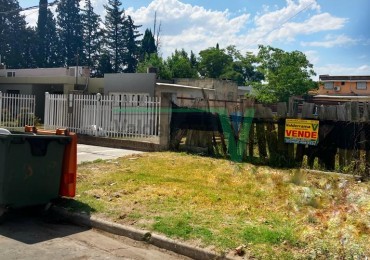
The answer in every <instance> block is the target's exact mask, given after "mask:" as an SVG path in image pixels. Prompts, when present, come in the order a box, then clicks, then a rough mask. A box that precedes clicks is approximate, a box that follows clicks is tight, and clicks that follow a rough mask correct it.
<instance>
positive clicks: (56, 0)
mask: <svg viewBox="0 0 370 260" xmlns="http://www.w3.org/2000/svg"><path fill="white" fill-rule="evenodd" d="M58 2H59V0H54V1H53V2H51V3H47V4H46V6H53V5H55V4H58ZM42 6H45V5H42ZM39 7H40V6H39V5H34V6H30V7H26V8H19V9H14V10H9V11H5V12H0V15H1V14H5V15H7V14H10V13H14V12H24V11H29V10H32V9H36V8H39Z"/></svg>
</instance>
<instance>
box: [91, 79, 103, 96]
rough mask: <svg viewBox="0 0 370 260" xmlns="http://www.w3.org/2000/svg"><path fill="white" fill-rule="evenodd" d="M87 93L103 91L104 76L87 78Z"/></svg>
mask: <svg viewBox="0 0 370 260" xmlns="http://www.w3.org/2000/svg"><path fill="white" fill-rule="evenodd" d="M88 92H89V93H101V94H103V93H104V78H90V79H89V89H88Z"/></svg>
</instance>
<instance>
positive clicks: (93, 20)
mask: <svg viewBox="0 0 370 260" xmlns="http://www.w3.org/2000/svg"><path fill="white" fill-rule="evenodd" d="M81 17H82V26H83V40H84V42H83V53H84V56H85V57H86V64H87V65H88V66H89V67H90V68H91V69H92V70H94V67H95V66H96V65H97V59H96V58H97V57H98V55H99V53H100V50H101V42H102V39H103V33H102V31H101V29H100V22H101V19H100V16H99V15H98V14H96V13H95V12H94V8H93V6H92V4H91V0H85V9H83V10H82V14H81Z"/></svg>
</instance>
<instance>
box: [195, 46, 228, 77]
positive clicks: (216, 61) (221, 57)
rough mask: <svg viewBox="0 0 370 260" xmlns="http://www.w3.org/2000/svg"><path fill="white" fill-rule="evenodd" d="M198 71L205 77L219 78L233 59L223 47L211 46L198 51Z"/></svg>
mask: <svg viewBox="0 0 370 260" xmlns="http://www.w3.org/2000/svg"><path fill="white" fill-rule="evenodd" d="M199 56H200V61H199V64H198V69H199V73H200V75H201V76H203V77H206V78H216V79H217V78H221V77H222V75H224V74H225V73H226V72H227V69H229V68H230V66H231V64H232V62H233V60H232V57H230V56H229V55H228V54H227V53H226V52H225V50H224V49H220V48H219V47H218V44H217V46H216V48H214V47H211V48H208V49H206V50H202V51H200V52H199Z"/></svg>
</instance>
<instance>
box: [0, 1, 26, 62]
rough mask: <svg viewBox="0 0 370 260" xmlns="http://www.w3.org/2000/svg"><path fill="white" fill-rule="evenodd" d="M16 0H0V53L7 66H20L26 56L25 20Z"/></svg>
mask: <svg viewBox="0 0 370 260" xmlns="http://www.w3.org/2000/svg"><path fill="white" fill-rule="evenodd" d="M20 10H21V9H20V7H19V3H18V1H17V0H0V55H1V59H2V62H5V63H6V65H7V66H8V67H9V68H21V67H22V66H23V64H22V62H23V59H24V58H25V56H26V50H25V46H26V44H25V43H26V41H27V32H26V21H25V18H24V16H23V15H21V14H20Z"/></svg>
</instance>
